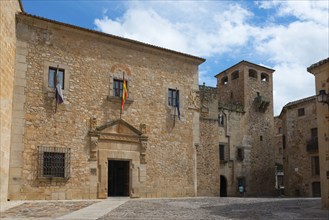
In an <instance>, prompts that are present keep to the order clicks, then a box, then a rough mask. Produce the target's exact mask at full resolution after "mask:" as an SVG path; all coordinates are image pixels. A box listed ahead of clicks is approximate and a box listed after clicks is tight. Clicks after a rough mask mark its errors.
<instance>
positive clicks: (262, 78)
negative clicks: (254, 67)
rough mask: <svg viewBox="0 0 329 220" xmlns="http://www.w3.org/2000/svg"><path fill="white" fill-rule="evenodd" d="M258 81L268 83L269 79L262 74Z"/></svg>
mask: <svg viewBox="0 0 329 220" xmlns="http://www.w3.org/2000/svg"><path fill="white" fill-rule="evenodd" d="M260 79H261V81H262V82H269V77H268V75H267V74H266V73H262V74H261V77H260Z"/></svg>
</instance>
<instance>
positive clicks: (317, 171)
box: [311, 156, 320, 176]
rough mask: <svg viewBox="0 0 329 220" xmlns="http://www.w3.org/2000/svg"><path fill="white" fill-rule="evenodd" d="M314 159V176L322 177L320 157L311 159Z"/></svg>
mask: <svg viewBox="0 0 329 220" xmlns="http://www.w3.org/2000/svg"><path fill="white" fill-rule="evenodd" d="M311 158H312V175H313V176H318V175H320V163H319V157H318V156H316V157H311Z"/></svg>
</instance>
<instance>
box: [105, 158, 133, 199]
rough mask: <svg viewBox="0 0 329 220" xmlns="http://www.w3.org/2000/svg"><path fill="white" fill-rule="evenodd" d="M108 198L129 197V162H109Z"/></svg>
mask: <svg viewBox="0 0 329 220" xmlns="http://www.w3.org/2000/svg"><path fill="white" fill-rule="evenodd" d="M107 189H108V192H107V195H108V196H129V161H123V160H109V161H108V188H107Z"/></svg>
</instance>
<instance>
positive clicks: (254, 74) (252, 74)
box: [249, 69, 257, 79]
mask: <svg viewBox="0 0 329 220" xmlns="http://www.w3.org/2000/svg"><path fill="white" fill-rule="evenodd" d="M249 77H250V78H255V79H257V71H256V70H254V69H249Z"/></svg>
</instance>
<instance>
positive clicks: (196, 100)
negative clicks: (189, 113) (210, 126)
mask: <svg viewBox="0 0 329 220" xmlns="http://www.w3.org/2000/svg"><path fill="white" fill-rule="evenodd" d="M188 107H189V108H191V109H195V110H199V109H200V96H199V93H198V92H197V91H194V90H191V91H190V94H189V97H188Z"/></svg>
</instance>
